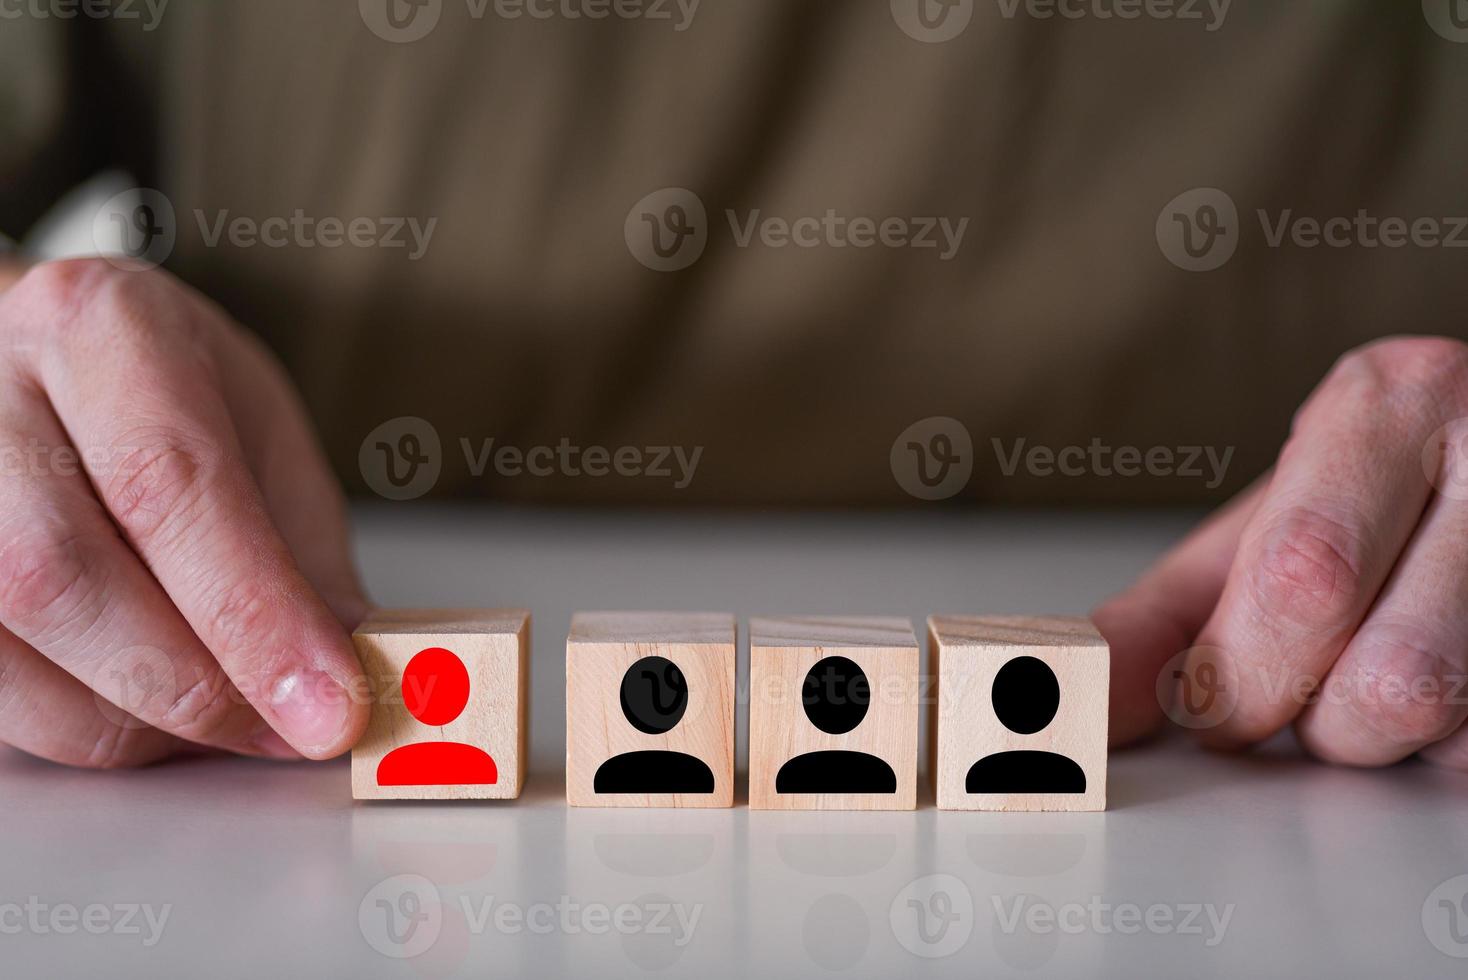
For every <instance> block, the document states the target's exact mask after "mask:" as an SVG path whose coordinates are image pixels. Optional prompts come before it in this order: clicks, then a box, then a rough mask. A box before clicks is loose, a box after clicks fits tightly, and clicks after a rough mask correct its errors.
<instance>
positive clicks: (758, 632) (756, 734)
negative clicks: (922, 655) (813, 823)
mask: <svg viewBox="0 0 1468 980" xmlns="http://www.w3.org/2000/svg"><path fill="white" fill-rule="evenodd" d="M919 694H920V691H919V677H918V645H917V638H916V637H915V636H914V635H913V632H912V623H911V622H909V621H908V620H906V619H896V618H891V617H879V616H845V617H816V616H791V617H783V618H771V619H752V620H750V623H749V695H750V696H749V805H750V806H751V807H753V808H755V809H760V810H911V809H913V808H914V807H916V806H917V755H918V698H919Z"/></svg>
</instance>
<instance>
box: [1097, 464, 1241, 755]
mask: <svg viewBox="0 0 1468 980" xmlns="http://www.w3.org/2000/svg"><path fill="white" fill-rule="evenodd" d="M1267 483H1268V474H1265V475H1264V476H1262V477H1260V478H1259V479H1258V480H1256V481H1255V482H1254V484H1253V485H1252V486H1250V487H1249V488H1248V489H1246V490H1244V491H1242V492H1241V493H1240V494H1239V495H1238V496H1236V497H1235V498H1234V499H1233V500H1231V501H1229V502H1228V503H1227V504H1225V505H1224V506H1223V507H1222V508H1220V509H1219V510H1217V511H1215V512H1214V513H1213V514H1212V515H1211V516H1210V517H1209V518H1208V519H1207V520H1205V521H1204V522H1203V523H1202V524H1200V525H1199V526H1198V527H1196V528H1195V529H1194V530H1193V531H1192V532H1191V533H1190V534H1189V535H1188V536H1187V537H1186V538H1184V539H1183V541H1182V543H1180V544H1179V545H1177V546H1176V547H1175V548H1173V549H1172V550H1171V551H1170V552H1168V553H1167V554H1166V555H1164V556H1163V557H1162V558H1161V559H1160V560H1159V561H1158V562H1157V563H1156V564H1155V565H1153V566H1152V567H1151V568H1149V569H1148V570H1147V571H1146V572H1144V573H1143V574H1142V576H1141V577H1140V578H1139V579H1137V581H1136V582H1135V583H1133V584H1132V586H1131V588H1129V589H1127V590H1126V591H1125V592H1123V593H1121V594H1120V595H1117V596H1114V597H1112V598H1111V599H1108V600H1107V601H1106V602H1104V603H1103V604H1102V605H1100V606H1099V607H1098V608H1097V609H1096V610H1095V611H1093V612H1092V613H1091V619H1092V620H1093V621H1094V622H1095V624H1096V628H1097V629H1098V630H1100V631H1101V635H1102V636H1104V637H1105V638H1106V642H1107V643H1108V644H1109V645H1110V646H1111V726H1110V732H1111V744H1112V746H1121V745H1126V744H1128V743H1131V742H1135V741H1137V740H1138V739H1140V738H1143V737H1145V736H1147V735H1150V734H1151V733H1152V732H1153V731H1155V730H1156V729H1157V727H1158V726H1159V725H1160V724H1161V723H1162V719H1163V717H1164V712H1163V704H1162V702H1161V700H1160V699H1159V698H1158V694H1157V677H1158V674H1159V673H1160V671H1161V670H1162V668H1163V666H1164V665H1165V664H1166V663H1167V662H1168V661H1169V660H1171V659H1172V658H1173V657H1174V656H1176V655H1177V654H1178V653H1181V652H1182V651H1184V650H1186V649H1188V648H1189V647H1190V646H1192V645H1193V641H1194V639H1195V638H1196V637H1197V635H1198V631H1199V630H1201V629H1202V628H1203V624H1204V623H1206V622H1207V620H1208V615H1209V613H1211V612H1212V611H1213V607H1214V606H1215V605H1216V604H1217V603H1218V597H1219V595H1220V593H1221V592H1222V591H1223V583H1224V580H1225V578H1226V577H1227V576H1228V569H1229V565H1230V564H1232V562H1233V557H1234V552H1235V551H1236V550H1237V548H1238V541H1239V534H1240V533H1241V532H1242V530H1243V528H1244V525H1245V524H1246V523H1247V521H1248V519H1249V515H1250V514H1251V513H1253V510H1254V507H1255V505H1256V504H1257V502H1258V500H1259V497H1260V495H1261V492H1262V490H1263V488H1264V486H1265V485H1266V484H1267Z"/></svg>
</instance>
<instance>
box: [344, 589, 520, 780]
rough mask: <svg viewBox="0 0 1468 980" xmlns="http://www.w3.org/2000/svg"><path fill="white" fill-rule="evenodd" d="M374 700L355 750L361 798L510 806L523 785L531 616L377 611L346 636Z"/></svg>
mask: <svg viewBox="0 0 1468 980" xmlns="http://www.w3.org/2000/svg"><path fill="white" fill-rule="evenodd" d="M352 640H353V643H354V644H355V646H356V648H357V655H358V657H359V658H361V661H362V667H363V671H364V672H365V674H366V676H367V679H368V682H369V683H370V684H371V687H372V693H373V702H372V716H371V719H370V720H369V722H368V725H367V731H366V733H365V734H364V735H363V736H362V740H361V741H360V742H358V743H357V745H356V747H355V748H353V749H352V796H353V798H355V799H359V800H469V799H486V800H489V799H513V798H515V797H517V796H519V795H520V790H521V788H522V787H523V785H524V782H525V765H526V759H527V755H526V742H527V710H528V704H529V666H530V665H529V644H530V617H529V614H528V613H527V612H525V610H523V609H519V610H402V611H393V610H387V611H380V612H377V613H374V614H373V615H372V616H371V617H370V618H369V619H368V620H367V621H366V622H364V623H363V624H362V626H361V627H359V628H358V629H357V630H356V632H355V633H353V635H352Z"/></svg>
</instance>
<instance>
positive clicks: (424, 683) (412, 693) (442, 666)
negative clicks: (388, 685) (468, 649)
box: [403, 647, 469, 725]
mask: <svg viewBox="0 0 1468 980" xmlns="http://www.w3.org/2000/svg"><path fill="white" fill-rule="evenodd" d="M468 703H469V671H468V669H467V668H465V666H464V661H462V660H460V659H459V657H458V655H457V654H455V653H454V652H453V651H451V650H445V649H444V648H443V647H428V648H427V649H424V650H419V651H418V652H417V653H415V654H414V655H413V659H412V660H409V661H408V666H406V667H404V668H403V707H405V708H407V709H408V713H409V714H411V715H412V716H413V717H414V718H417V719H418V720H419V721H421V722H422V723H423V724H425V725H447V724H448V723H449V722H451V721H453V720H454V719H455V718H457V717H459V715H460V714H462V713H463V711H464V706H465V705H467V704H468Z"/></svg>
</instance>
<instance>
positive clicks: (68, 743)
mask: <svg viewBox="0 0 1468 980" xmlns="http://www.w3.org/2000/svg"><path fill="white" fill-rule="evenodd" d="M348 540H349V539H348V533H347V523H346V517H345V508H344V506H343V502H342V499H341V494H340V490H339V488H338V487H337V486H336V484H335V481H334V480H333V478H332V476H331V474H330V473H329V471H328V469H327V467H326V464H325V462H324V460H323V459H322V457H321V453H320V450H319V448H318V447H317V445H316V443H315V440H314V436H313V435H312V433H311V430H310V427H309V425H308V423H307V421H306V417H305V413H304V411H303V410H302V408H301V406H300V403H299V401H298V399H297V396H296V394H295V392H294V391H293V389H292V388H291V386H290V384H289V382H288V380H287V379H286V377H285V375H284V373H283V372H282V371H281V369H280V367H279V366H278V365H277V363H276V362H275V361H274V360H273V358H272V357H271V356H270V355H269V354H268V353H267V352H266V350H265V349H264V347H263V346H262V345H260V344H259V343H258V342H257V341H255V339H254V338H252V337H251V336H249V335H248V334H247V333H245V332H244V331H243V330H241V329H240V328H239V327H237V326H236V325H235V324H233V323H232V322H230V321H229V319H228V318H227V317H226V316H225V315H224V314H223V313H222V312H221V311H220V310H218V309H217V308H216V307H214V306H213V305H211V304H210V303H208V302H207V301H206V300H205V299H203V298H202V297H200V296H199V295H197V294H196V293H194V292H192V291H191V290H189V289H187V288H186V287H184V286H182V285H181V284H179V283H178V282H177V281H175V280H173V279H172V278H170V277H169V276H167V275H166V274H164V273H162V272H158V271H146V272H144V271H124V270H122V269H118V268H115V267H113V266H112V265H110V264H108V263H107V262H105V261H103V260H99V259H85V260H73V261H66V262H55V263H47V264H43V265H39V266H36V267H35V268H33V269H31V270H30V271H29V272H27V273H26V274H25V275H24V276H23V277H22V278H21V279H20V280H19V281H18V282H16V283H15V284H14V285H13V286H11V287H10V288H9V289H8V290H5V291H4V292H3V293H0V624H3V626H0V742H5V743H8V744H10V745H12V746H15V747H16V748H19V749H22V750H24V751H27V752H30V753H32V754H34V755H38V756H42V757H44V758H47V759H52V760H55V761H57V762H63V763H67V764H71V765H79V766H92V767H115V766H128V765H137V764H142V763H146V762H150V761H153V760H156V759H159V758H162V757H164V756H167V755H169V754H171V753H174V752H176V751H179V750H181V749H188V748H190V747H192V746H196V745H203V746H212V747H216V748H220V749H226V750H229V751H233V752H238V753H243V754H247V755H259V756H270V757H276V758H299V757H300V756H302V755H304V756H308V757H311V758H326V757H329V756H333V755H336V754H338V753H340V752H342V751H344V750H345V749H347V748H349V747H350V746H351V745H352V744H353V743H354V742H355V741H356V739H357V738H358V736H359V735H360V734H361V731H362V729H363V727H364V726H365V724H366V720H367V711H368V708H367V705H366V699H365V698H364V697H362V696H360V693H361V692H362V691H363V690H364V689H363V687H362V684H363V682H362V680H361V668H360V666H359V664H358V662H357V659H356V655H355V653H354V652H353V649H352V645H351V640H350V637H349V636H348V628H349V627H350V626H353V625H355V623H356V622H357V621H358V620H359V619H360V618H361V616H362V615H363V613H364V612H365V610H366V602H365V600H364V598H363V595H362V590H361V586H360V584H359V582H358V579H357V576H356V572H355V570H354V567H353V564H352V560H351V555H350V548H349V544H348Z"/></svg>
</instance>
